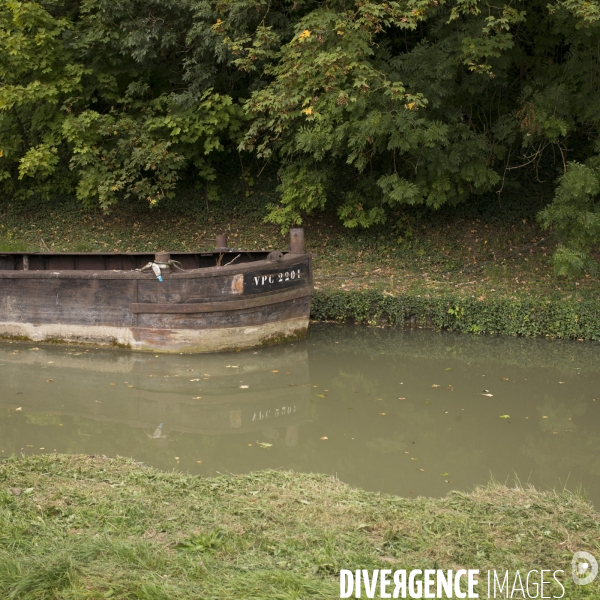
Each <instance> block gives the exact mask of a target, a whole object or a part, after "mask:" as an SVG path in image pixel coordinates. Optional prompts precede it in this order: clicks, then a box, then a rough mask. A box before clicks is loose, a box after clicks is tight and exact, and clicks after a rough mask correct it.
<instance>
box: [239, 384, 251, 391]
mask: <svg viewBox="0 0 600 600" xmlns="http://www.w3.org/2000/svg"><path fill="white" fill-rule="evenodd" d="M249 387H250V386H249V385H240V389H242V390H247V389H248V388H249Z"/></svg>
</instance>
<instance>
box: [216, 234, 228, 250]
mask: <svg viewBox="0 0 600 600" xmlns="http://www.w3.org/2000/svg"><path fill="white" fill-rule="evenodd" d="M215 246H216V249H217V250H227V248H228V247H227V236H226V235H224V234H223V235H218V236H217V238H216V241H215Z"/></svg>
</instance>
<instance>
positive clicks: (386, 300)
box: [311, 290, 600, 341]
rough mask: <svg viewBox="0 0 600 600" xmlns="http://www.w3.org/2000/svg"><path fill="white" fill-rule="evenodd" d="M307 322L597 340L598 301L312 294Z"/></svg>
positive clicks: (599, 326)
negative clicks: (309, 317)
mask: <svg viewBox="0 0 600 600" xmlns="http://www.w3.org/2000/svg"><path fill="white" fill-rule="evenodd" d="M311 319H313V320H315V321H335V322H347V321H349V322H353V323H357V324H358V323H362V324H369V325H390V326H401V327H402V326H403V327H425V328H432V329H437V330H448V331H458V332H463V333H475V334H501V335H509V336H524V337H540V336H546V337H552V338H563V339H579V340H592V341H597V340H600V301H599V300H598V299H597V298H595V297H594V296H593V295H592V294H587V295H577V296H575V295H569V296H567V295H564V296H558V297H553V298H548V297H544V296H528V295H523V296H517V295H510V296H506V295H501V294H498V295H486V294H484V295H480V296H467V295H465V294H459V293H447V292H443V293H434V294H413V293H410V292H408V293H404V294H400V295H392V294H389V293H386V292H380V291H377V290H364V291H337V290H334V291H331V290H315V293H314V295H313V300H312V305H311Z"/></svg>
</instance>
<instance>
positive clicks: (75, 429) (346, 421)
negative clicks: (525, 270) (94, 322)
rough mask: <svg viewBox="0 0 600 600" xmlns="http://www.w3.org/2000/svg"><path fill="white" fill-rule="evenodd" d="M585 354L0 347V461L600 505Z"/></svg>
mask: <svg viewBox="0 0 600 600" xmlns="http://www.w3.org/2000/svg"><path fill="white" fill-rule="evenodd" d="M599 352H600V348H599V346H598V344H597V343H596V344H595V343H591V342H582V343H578V342H567V341H556V340H545V339H541V340H530V339H512V338H495V337H489V336H488V337H482V336H466V335H460V334H456V335H455V334H451V333H435V332H429V331H421V330H416V331H410V330H409V331H402V330H395V329H377V328H366V327H365V328H363V327H357V326H337V325H311V329H310V333H309V335H308V338H307V340H305V341H302V342H296V343H290V344H283V345H278V346H272V347H264V348H260V349H257V350H254V351H244V352H238V353H227V354H213V355H186V354H183V355H179V354H177V355H153V354H142V353H134V352H129V351H121V350H96V349H91V348H90V349H88V348H82V347H75V346H55V347H53V346H35V345H33V344H25V343H17V342H13V343H8V342H4V343H1V344H0V456H1V457H6V456H9V455H11V454H19V453H23V454H41V453H49V452H59V453H84V454H95V455H106V456H116V455H120V456H129V457H132V458H134V459H135V460H137V461H141V462H144V463H146V464H149V465H153V466H155V467H158V468H160V469H164V470H172V469H177V470H181V471H185V472H189V473H192V474H198V475H203V476H209V475H215V474H218V473H223V474H225V473H246V472H249V471H255V470H259V469H267V468H272V469H292V470H295V471H301V472H318V473H326V474H329V475H335V476H337V477H338V478H339V479H340V480H341V481H344V482H346V483H349V484H351V485H353V486H360V487H362V488H366V489H369V490H376V491H383V492H392V493H395V494H400V495H402V496H407V497H414V496H418V495H426V496H441V495H444V494H445V493H447V492H448V491H449V490H465V491H466V490H470V489H472V488H473V487H475V486H477V485H485V484H487V483H488V482H489V481H490V480H492V479H494V480H496V481H499V482H502V483H508V484H514V483H516V482H520V483H521V484H522V485H526V484H532V485H534V486H536V487H538V488H541V489H563V488H567V489H569V490H573V491H575V490H581V489H583V490H584V491H585V492H586V494H587V496H588V498H589V499H590V500H592V501H593V502H594V503H595V504H596V506H600V361H599V360H598V357H599Z"/></svg>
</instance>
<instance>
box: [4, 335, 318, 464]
mask: <svg viewBox="0 0 600 600" xmlns="http://www.w3.org/2000/svg"><path fill="white" fill-rule="evenodd" d="M0 383H1V385H2V394H1V396H0V407H1V408H3V409H5V410H3V411H2V412H3V413H4V417H5V418H3V419H1V420H0V432H1V431H2V430H4V432H3V433H2V434H1V435H0V438H4V439H3V441H2V442H1V443H0V445H1V446H2V450H3V451H4V455H6V454H7V453H11V452H19V451H20V450H22V449H25V450H26V449H27V446H31V447H33V448H34V450H33V451H37V449H38V448H39V447H40V446H43V447H44V449H45V450H46V451H52V450H54V449H55V448H56V449H57V451H58V452H61V451H62V452H85V453H91V452H96V453H102V454H115V453H116V454H125V455H130V456H135V457H136V458H140V452H141V451H142V448H140V446H143V445H147V444H150V445H154V446H169V445H171V444H172V443H173V442H174V441H178V442H181V441H183V440H182V436H183V438H187V439H188V442H191V444H193V443H194V442H193V440H194V439H196V440H197V439H198V437H199V436H211V437H216V436H231V435H238V436H239V435H243V434H246V436H245V437H249V438H250V439H251V440H252V441H255V440H256V438H257V437H259V438H261V439H263V440H264V439H267V440H275V439H277V440H279V443H282V442H283V443H284V444H285V445H286V446H288V447H293V446H296V445H297V444H298V442H299V437H300V434H299V432H300V425H301V424H302V423H304V422H307V421H308V420H309V417H308V413H309V395H310V380H309V370H308V355H307V350H306V344H305V342H299V343H295V344H287V345H285V346H273V347H265V348H261V349H259V350H257V351H254V352H253V351H247V352H239V353H226V354H213V355H189V354H188V355H179V354H178V355H160V356H153V355H147V354H141V353H140V354H135V353H130V352H121V351H110V350H109V351H107V350H86V349H81V348H73V347H57V348H52V347H50V348H49V347H48V346H46V347H43V348H36V347H32V346H31V345H24V344H17V343H14V344H10V345H3V346H2V347H0ZM15 409H19V410H15ZM7 419H8V420H10V421H11V424H12V426H15V425H19V427H18V429H19V431H20V433H19V436H18V439H17V438H16V437H15V439H14V440H13V441H14V443H12V444H10V442H9V440H10V437H11V435H10V431H9V430H11V429H14V427H11V424H9V423H8V421H7ZM15 419H17V422H15ZM57 421H60V423H57ZM2 423H4V424H5V427H2ZM93 423H96V425H94V424H93ZM40 425H57V426H60V428H61V429H60V435H56V436H51V439H45V438H47V436H44V435H42V434H41V433H40V429H39V426H40ZM28 426H29V428H32V427H33V428H36V431H35V432H34V431H32V432H31V437H30V438H29V439H30V440H31V441H32V442H34V443H33V444H29V445H28V444H25V445H24V444H23V441H24V440H25V442H26V441H28V434H27V433H26V431H25V429H27V427H28ZM46 429H48V428H46ZM49 429H50V430H54V431H55V432H56V431H57V430H56V429H55V428H54V427H50V428H49ZM49 432H50V431H48V432H46V433H49ZM142 432H143V433H142ZM99 437H101V438H103V439H104V442H106V443H105V444H104V443H102V442H101V440H100V439H98V438H99ZM111 438H113V439H111ZM114 438H118V439H114ZM143 440H146V442H145V443H144V441H143ZM7 442H8V444H7ZM86 442H89V443H86ZM115 442H116V443H115ZM250 443H252V442H250ZM267 443H268V442H264V441H263V442H260V444H262V446H260V447H265V445H266V444H267ZM49 445H51V446H52V447H48V446H49ZM187 445H189V444H187ZM212 445H213V446H214V444H212ZM218 445H220V446H222V445H223V444H222V443H219V444H218ZM7 446H8V447H7ZM178 446H180V444H178ZM201 446H203V447H206V446H211V444H210V443H204V444H201ZM244 446H247V444H244ZM145 450H146V452H142V454H143V455H144V459H146V460H148V461H149V462H151V463H156V462H157V461H156V460H153V457H152V450H151V449H150V448H146V449H145ZM189 450H190V451H191V448H189ZM215 450H216V448H215ZM177 451H178V452H180V450H177ZM191 452H192V454H193V455H195V454H197V453H198V452H195V451H191ZM189 453H190V452H188V454H189ZM197 462H199V461H197ZM158 463H163V461H162V460H158ZM161 466H164V465H161Z"/></svg>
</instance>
